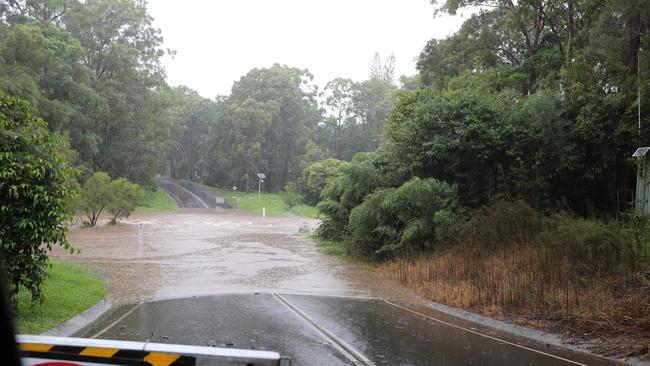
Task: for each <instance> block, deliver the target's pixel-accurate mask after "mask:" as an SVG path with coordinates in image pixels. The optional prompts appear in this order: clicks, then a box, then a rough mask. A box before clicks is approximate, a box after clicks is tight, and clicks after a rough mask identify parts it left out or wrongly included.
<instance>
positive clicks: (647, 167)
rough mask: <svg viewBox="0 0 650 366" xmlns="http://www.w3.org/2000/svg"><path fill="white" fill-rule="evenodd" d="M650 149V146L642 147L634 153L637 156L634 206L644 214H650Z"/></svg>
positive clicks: (639, 212)
mask: <svg viewBox="0 0 650 366" xmlns="http://www.w3.org/2000/svg"><path fill="white" fill-rule="evenodd" d="M648 151H650V147H640V148H638V149H636V151H635V152H634V154H632V156H633V157H635V158H637V170H636V195H635V201H634V208H635V210H636V212H637V213H638V214H642V215H650V164H649V163H650V161H649V160H648V158H647V157H646V155H647V154H648Z"/></svg>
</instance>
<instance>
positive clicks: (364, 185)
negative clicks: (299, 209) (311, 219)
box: [317, 153, 384, 240]
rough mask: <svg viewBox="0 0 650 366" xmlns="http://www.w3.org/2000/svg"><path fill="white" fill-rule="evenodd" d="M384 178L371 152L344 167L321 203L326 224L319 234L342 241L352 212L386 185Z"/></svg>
mask: <svg viewBox="0 0 650 366" xmlns="http://www.w3.org/2000/svg"><path fill="white" fill-rule="evenodd" d="M383 180H384V178H383V177H382V175H381V174H380V172H379V170H378V169H377V168H376V167H375V166H374V161H373V155H372V154H371V153H360V154H357V155H355V157H354V159H353V160H352V161H351V162H350V163H347V164H342V165H341V168H340V173H339V174H338V175H337V176H335V177H334V178H332V179H330V180H329V181H328V182H327V185H326V186H325V189H324V190H323V193H322V199H323V200H322V201H321V202H320V203H319V204H318V206H317V207H318V211H319V212H320V213H321V217H322V223H321V226H320V228H319V235H321V236H322V237H324V238H326V239H331V240H339V239H341V238H342V237H343V236H344V234H345V233H346V232H347V226H348V220H349V215H350V211H351V210H352V209H353V208H354V207H355V206H357V205H359V204H360V203H361V202H362V201H363V199H364V198H365V197H366V196H367V195H368V194H370V193H372V192H373V191H375V190H376V189H377V188H379V187H382V186H383Z"/></svg>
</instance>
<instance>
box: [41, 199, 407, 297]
mask: <svg viewBox="0 0 650 366" xmlns="http://www.w3.org/2000/svg"><path fill="white" fill-rule="evenodd" d="M316 223H317V221H316V220H311V219H305V218H299V217H268V218H266V219H262V218H261V217H257V216H255V215H253V214H249V213H244V212H240V211H236V210H224V209H205V210H204V209H184V210H181V211H179V212H173V213H160V214H142V215H137V216H134V217H132V219H131V220H129V221H128V222H125V223H120V224H118V225H116V226H102V227H97V228H94V229H80V228H72V229H71V230H70V232H69V233H68V239H69V241H70V243H71V244H72V245H73V246H74V247H75V248H78V249H80V250H81V253H80V254H75V255H69V254H67V253H66V252H64V251H63V250H61V249H60V248H56V249H55V250H54V251H53V253H52V257H53V258H55V259H61V260H66V261H73V262H77V263H82V264H86V265H88V266H90V267H92V268H94V269H96V270H97V271H98V272H99V273H100V274H101V275H102V276H103V277H104V278H106V279H107V280H108V286H109V301H111V302H112V303H114V304H122V303H127V302H134V301H140V300H145V299H149V298H161V297H178V296H191V295H206V294H219V293H228V292H239V293H241V292H267V291H278V292H285V293H312V294H337V295H349V296H359V295H362V296H371V295H375V294H377V293H379V294H380V295H381V296H383V297H393V298H394V297H395V296H397V297H400V298H402V297H404V296H405V295H406V294H405V293H401V292H400V291H399V290H398V291H397V292H396V291H394V289H392V288H391V287H390V286H389V287H388V288H387V287H386V286H384V287H381V285H379V284H378V283H377V281H376V280H374V279H373V278H372V277H373V276H374V277H376V275H374V274H372V273H368V272H365V271H362V270H358V269H357V268H356V267H355V266H354V265H350V264H348V263H346V262H344V261H342V260H340V259H338V258H334V257H329V256H325V255H322V254H321V253H320V252H319V250H318V248H317V247H316V244H315V243H314V241H313V240H312V239H310V238H308V237H307V236H306V235H303V234H299V233H298V231H299V229H300V228H301V227H304V226H305V225H307V226H308V227H314V226H315V225H316ZM382 292H384V293H382ZM386 292H390V293H392V294H393V296H388V295H387V294H386ZM406 296H407V295H406Z"/></svg>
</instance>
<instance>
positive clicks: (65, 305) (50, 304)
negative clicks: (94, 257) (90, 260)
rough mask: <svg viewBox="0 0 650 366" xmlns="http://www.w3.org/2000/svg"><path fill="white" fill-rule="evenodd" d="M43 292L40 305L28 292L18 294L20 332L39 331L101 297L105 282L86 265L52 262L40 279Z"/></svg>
mask: <svg viewBox="0 0 650 366" xmlns="http://www.w3.org/2000/svg"><path fill="white" fill-rule="evenodd" d="M43 295H44V298H45V300H44V302H43V303H42V304H38V303H36V304H34V305H33V306H31V305H32V304H31V297H30V295H29V292H27V291H26V290H25V291H20V292H19V293H18V304H17V305H18V316H17V319H16V327H17V328H18V332H19V333H22V334H38V333H42V332H44V331H46V330H48V329H50V328H52V327H54V326H56V325H58V324H60V323H62V322H64V321H66V320H68V319H70V318H72V317H74V316H75V315H77V314H79V313H81V312H83V311H84V310H86V309H88V308H89V307H91V306H93V305H94V304H96V303H97V302H98V301H99V300H101V299H102V298H104V296H105V295H106V284H105V283H104V281H102V280H101V279H100V278H99V277H97V274H95V272H93V271H91V270H90V269H88V268H86V267H82V266H79V265H76V264H70V263H64V262H54V261H53V262H52V268H51V270H50V274H49V276H48V277H47V278H46V279H45V281H44V282H43Z"/></svg>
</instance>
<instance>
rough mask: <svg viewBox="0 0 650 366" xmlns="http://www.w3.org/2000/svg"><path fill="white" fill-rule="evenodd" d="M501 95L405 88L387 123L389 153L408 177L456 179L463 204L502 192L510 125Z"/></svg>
mask: <svg viewBox="0 0 650 366" xmlns="http://www.w3.org/2000/svg"><path fill="white" fill-rule="evenodd" d="M509 112H510V110H509V107H508V105H507V103H506V99H505V97H503V96H501V95H485V94H482V93H480V92H478V91H473V90H452V91H447V92H435V91H433V90H431V89H421V90H419V91H417V92H410V93H408V92H407V93H403V94H402V95H401V97H400V100H399V102H398V103H397V106H396V107H395V109H394V110H393V112H392V115H391V121H390V124H389V126H388V127H387V137H388V140H389V144H388V145H387V149H388V151H387V154H388V156H387V158H388V160H391V161H392V164H393V165H399V166H401V167H402V169H404V170H405V171H406V172H405V174H406V175H407V179H408V177H410V176H414V175H415V176H420V177H433V178H436V179H440V180H444V181H446V182H449V183H452V184H456V185H457V186H458V191H459V194H460V198H461V201H462V202H463V204H465V205H469V206H478V205H480V204H483V203H485V202H488V201H489V200H490V199H491V198H492V197H493V196H495V195H498V194H503V193H504V191H505V187H500V186H499V179H500V177H499V174H500V172H499V169H500V166H502V165H503V164H504V163H506V149H507V148H508V145H509V137H510V135H511V134H512V126H511V123H510V120H509Z"/></svg>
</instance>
